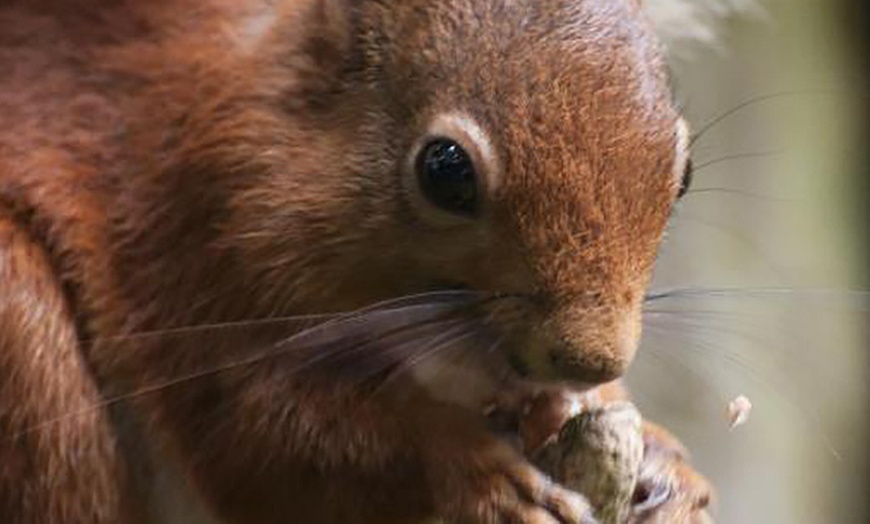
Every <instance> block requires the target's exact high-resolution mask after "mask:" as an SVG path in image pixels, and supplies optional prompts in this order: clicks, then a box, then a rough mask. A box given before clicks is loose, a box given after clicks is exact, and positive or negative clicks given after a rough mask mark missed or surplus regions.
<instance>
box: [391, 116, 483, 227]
mask: <svg viewBox="0 0 870 524" xmlns="http://www.w3.org/2000/svg"><path fill="white" fill-rule="evenodd" d="M439 139H448V140H450V141H453V142H455V143H456V144H457V145H459V146H460V147H461V148H462V149H463V150H464V152H465V153H467V154H468V156H469V157H470V159H471V162H472V164H473V165H474V168H475V173H476V176H477V181H478V194H479V198H480V204H479V205H480V206H481V207H482V208H485V206H486V199H487V195H490V194H492V192H493V191H494V190H495V188H496V185H497V183H498V176H499V174H500V173H499V168H498V165H497V164H498V163H497V159H496V156H495V150H494V148H493V145H492V142H491V140H490V137H489V133H487V132H486V130H485V129H484V128H483V127H482V126H481V125H480V124H478V123H477V122H476V121H475V120H474V118H472V117H471V116H469V115H468V114H466V113H461V112H445V113H438V114H436V115H435V116H434V118H432V119H431V120H430V121H429V122H428V124H427V125H426V126H425V128H424V129H423V132H422V133H421V136H420V138H419V139H418V140H417V142H416V144H415V146H414V147H413V148H412V151H411V154H410V155H409V158H408V160H407V162H406V166H405V171H406V176H405V179H406V191H407V194H408V197H409V200H410V202H411V204H412V205H413V207H414V208H415V209H416V210H417V211H418V212H419V213H420V214H421V216H423V217H424V218H426V219H427V220H429V221H430V222H431V223H433V224H436V225H437V224H442V225H451V224H456V223H463V222H467V221H468V217H457V216H451V215H452V214H451V213H446V212H445V211H443V210H440V209H437V208H436V206H433V205H432V204H431V202H429V201H428V200H427V199H426V198H425V197H424V196H423V195H422V192H421V188H420V187H419V183H418V177H417V160H418V159H419V156H420V154H421V153H422V152H423V151H424V150H425V148H426V147H427V146H428V145H431V143H432V142H433V140H439Z"/></svg>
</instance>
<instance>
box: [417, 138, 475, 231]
mask: <svg viewBox="0 0 870 524" xmlns="http://www.w3.org/2000/svg"><path fill="white" fill-rule="evenodd" d="M417 176H418V177H419V180H420V188H421V189H422V191H423V194H424V195H426V198H427V199H428V200H429V202H431V203H432V204H434V205H436V206H438V207H440V208H441V209H443V210H445V211H449V212H451V213H457V214H461V215H473V214H474V213H475V212H476V211H477V204H478V202H477V200H478V195H477V193H478V189H477V175H476V174H475V172H474V163H473V162H472V161H471V157H470V156H469V155H468V153H467V152H466V151H465V150H464V149H462V147H461V146H460V145H459V144H457V143H456V142H454V141H453V140H450V139H447V138H438V139H435V140H433V141H432V142H429V144H427V145H426V146H425V147H424V148H423V150H422V151H421V152H420V157H419V158H418V160H417Z"/></svg>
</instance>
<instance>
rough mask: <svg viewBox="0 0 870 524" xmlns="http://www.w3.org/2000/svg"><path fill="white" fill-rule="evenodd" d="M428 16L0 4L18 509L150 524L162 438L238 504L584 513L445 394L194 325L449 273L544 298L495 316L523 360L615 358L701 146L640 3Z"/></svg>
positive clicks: (333, 513)
mask: <svg viewBox="0 0 870 524" xmlns="http://www.w3.org/2000/svg"><path fill="white" fill-rule="evenodd" d="M435 4H436V3H427V2H422V1H421V2H417V1H410V2H405V1H404V0H403V1H402V2H396V3H394V4H392V5H389V3H388V2H378V1H374V0H364V1H360V2H349V1H346V0H286V1H283V2H271V1H265V0H263V1H255V0H250V1H247V2H233V1H229V0H227V1H222V0H210V1H208V2H202V1H164V0H160V1H148V2H145V1H136V0H127V1H100V0H77V1H74V2H71V1H66V2H59V1H49V0H42V1H35V0H27V1H15V0H12V1H6V2H3V3H0V71H2V74H0V517H3V518H0V520H3V521H4V522H7V521H8V522H16V523H21V524H37V523H39V524H42V523H45V524H52V523H55V522H64V523H67V522H82V523H85V522H87V523H106V524H109V523H117V522H128V521H129V522H131V523H133V522H143V523H144V522H151V521H155V520H157V519H159V518H160V516H159V514H155V511H156V510H155V509H154V508H155V507H157V506H159V505H158V504H156V503H155V501H154V500H153V499H151V498H150V497H151V496H152V495H153V491H152V489H153V488H152V486H153V484H154V482H155V478H157V477H158V476H159V474H160V472H159V471H157V469H156V468H158V465H157V462H158V461H156V460H155V457H157V456H159V457H160V459H159V461H168V462H169V463H171V464H172V465H171V467H170V469H172V470H173V471H177V472H179V473H180V475H181V478H184V479H190V490H191V492H195V493H197V495H196V496H195V498H198V499H201V503H202V505H203V506H204V507H207V508H208V509H207V512H208V513H211V514H212V516H213V517H214V518H216V519H218V520H219V521H221V522H245V523H256V522H262V523H271V522H300V523H303V522H312V523H315V522H316V523H329V522H357V521H359V522H372V523H384V524H387V523H389V522H414V521H418V520H421V519H424V518H426V517H428V516H430V515H432V514H434V513H437V514H439V515H440V516H442V517H446V518H454V519H457V520H462V519H467V520H470V521H475V520H476V521H484V522H490V521H492V522H502V521H503V520H502V519H507V520H510V519H514V520H510V521H511V522H513V521H516V522H521V523H531V522H550V521H549V520H534V519H544V518H545V517H546V518H550V519H558V521H559V522H579V521H580V518H581V515H579V513H577V512H578V511H581V509H578V508H581V506H582V504H581V503H580V502H579V501H578V500H575V499H574V498H572V495H571V494H569V493H567V492H563V491H562V490H560V489H559V488H557V487H554V486H545V484H543V481H542V479H541V478H540V477H538V476H537V475H536V473H535V472H534V470H533V469H532V468H531V467H530V466H528V465H527V464H525V463H524V462H523V461H522V459H520V458H519V457H518V456H515V455H512V454H510V453H509V452H508V451H507V450H506V447H504V449H503V446H502V445H501V444H499V443H497V442H496V441H495V439H493V438H491V437H490V436H489V434H488V433H487V432H486V431H485V430H484V429H483V425H482V423H481V422H480V421H479V420H476V419H475V417H474V416H473V415H472V413H471V412H470V411H468V410H466V409H464V408H461V407H458V406H455V405H452V404H450V403H441V402H438V401H437V400H435V399H434V398H433V395H432V391H431V390H432V388H435V387H438V386H435V385H433V384H435V383H434V382H433V383H432V384H421V383H419V382H418V381H414V380H411V377H413V376H414V375H413V374H407V373H406V374H399V376H398V377H397V378H395V379H391V380H389V381H388V382H389V384H388V386H385V388H386V389H384V390H383V391H381V388H375V389H376V390H377V391H375V392H374V393H372V391H371V388H361V387H359V383H358V381H359V380H360V379H359V377H356V376H355V375H354V373H346V372H338V373H336V372H335V370H334V369H332V368H328V369H322V368H320V367H318V366H311V367H306V368H305V369H303V370H299V369H297V368H299V367H300V365H301V364H304V363H305V362H307V360H305V359H308V358H309V357H310V354H309V353H306V355H307V356H306V357H304V358H303V357H301V356H294V355H293V354H289V355H285V358H284V359H274V358H266V359H263V360H261V361H258V362H256V363H252V364H251V365H238V363H239V362H244V361H245V359H246V358H250V355H251V354H252V352H255V350H259V349H257V348H262V347H271V346H270V344H274V342H275V341H276V340H279V339H280V338H281V337H283V336H285V335H286V333H282V330H283V329H286V326H285V327H280V326H279V327H280V329H276V327H275V326H273V325H266V326H264V327H263V328H262V329H259V330H251V329H238V330H232V329H230V330H228V331H227V332H222V333H220V334H219V335H218V336H213V335H214V333H211V335H208V332H206V331H204V332H203V333H201V334H199V335H197V333H193V334H191V333H190V332H188V331H184V329H186V328H189V327H191V326H203V325H211V324H216V323H227V322H238V321H249V320H260V321H262V320H263V319H275V318H278V317H285V316H291V315H292V316H298V315H306V314H315V313H335V312H341V311H350V310H355V309H358V308H361V307H365V306H367V305H369V304H372V303H376V302H379V301H385V300H390V299H395V298H396V297H402V296H408V295H414V294H420V293H426V292H431V291H433V290H436V291H437V290H440V289H442V286H444V287H446V288H449V289H456V288H457V287H459V288H461V289H465V290H472V291H479V292H486V293H496V294H501V293H507V294H511V293H514V294H518V295H523V294H527V295H528V296H530V297H532V296H533V297H535V300H534V301H530V302H529V303H522V304H520V305H519V306H517V305H513V306H512V307H514V308H515V309H517V310H518V311H520V312H521V313H522V318H523V319H524V320H523V321H522V322H517V320H516V315H514V317H512V318H513V319H514V320H511V321H509V320H504V319H501V317H499V316H498V313H497V312H496V311H495V310H494V309H493V310H491V311H490V310H487V311H486V313H487V315H488V317H487V319H488V320H487V322H490V323H492V325H494V326H495V328H493V330H494V331H497V332H498V333H499V334H500V336H499V337H497V338H499V341H504V340H506V342H504V344H502V345H503V346H505V348H504V350H503V351H504V352H505V353H506V354H510V355H511V356H512V358H513V359H514V360H519V361H520V362H522V365H521V367H522V368H524V371H526V372H529V373H531V374H532V376H548V375H549V376H555V375H560V374H566V375H568V376H570V377H572V378H577V379H579V380H581V381H584V382H587V383H589V384H595V383H601V382H605V381H609V380H612V379H614V378H616V377H617V376H619V375H620V374H621V373H622V372H623V371H624V369H625V366H626V365H627V363H628V362H629V361H630V360H631V355H632V354H633V351H634V346H635V344H636V339H637V335H638V326H639V310H640V304H641V302H642V298H643V289H644V286H645V284H646V282H647V280H648V277H649V271H650V268H651V266H652V263H653V260H654V257H655V252H656V249H657V246H658V242H659V241H660V238H661V235H662V231H663V229H664V226H665V222H666V220H667V218H668V215H669V212H670V206H671V205H672V202H673V200H674V198H675V195H676V190H677V186H678V185H679V174H680V173H681V172H682V169H683V167H682V166H681V164H680V163H681V162H684V159H683V156H684V154H685V151H683V149H684V148H685V143H684V142H685V137H684V136H681V134H680V133H681V131H680V130H681V127H680V126H681V124H680V120H679V116H678V115H677V113H676V112H675V110H674V109H673V108H672V107H671V104H670V99H669V98H668V96H669V95H668V93H667V85H666V77H665V75H664V73H663V68H662V65H661V58H660V56H659V51H658V46H657V43H656V41H655V39H654V38H653V36H652V34H651V33H650V32H649V29H648V28H647V27H646V22H645V21H644V19H643V16H642V14H641V12H640V7H639V5H637V2H635V1H634V0H616V1H609V0H547V1H542V2H531V1H529V2H490V1H484V2H477V1H470V0H465V1H462V0H452V1H450V2H443V3H439V4H438V5H435ZM454 134H455V135H457V136H459V138H457V136H454ZM429 135H432V136H442V135H449V136H448V138H456V140H457V141H459V143H461V144H462V145H464V146H467V147H466V148H467V149H468V150H469V151H470V152H471V157H473V158H474V160H475V162H477V166H476V167H477V169H478V171H479V173H478V174H479V175H483V174H486V176H487V177H488V178H487V179H486V181H485V182H480V187H479V188H478V189H480V190H481V192H482V193H483V192H485V191H488V193H486V196H485V197H481V200H482V201H484V202H485V204H481V206H482V207H481V209H480V210H477V211H476V213H477V215H475V217H474V218H468V217H465V216H462V217H458V216H452V215H451V216H447V215H449V213H446V214H445V213H444V212H443V211H442V210H440V209H435V208H434V206H432V205H431V202H426V201H425V198H424V199H421V198H417V197H419V195H416V193H415V191H418V190H419V188H416V186H413V183H412V182H408V179H409V176H408V175H407V173H406V171H407V170H408V169H412V170H413V167H410V168H409V167H408V166H409V162H407V161H406V157H408V156H409V155H410V151H413V150H415V149H414V148H416V147H418V146H420V147H426V142H425V140H424V141H423V142H421V140H422V139H421V137H424V136H429ZM420 144H422V145H420ZM412 164H413V162H412ZM675 172H677V173H678V175H677V176H676V178H675V175H674V173H675ZM481 178H484V177H481ZM409 184H410V185H409ZM409 195H410V196H409ZM415 195H416V196H415ZM475 220H476V222H475ZM432 307H436V306H432ZM437 307H441V306H437ZM481 307H482V306H481ZM523 308H525V309H523ZM493 319H495V320H493ZM505 326H508V327H505ZM542 326H543V327H542ZM490 327H491V326H490V324H487V328H488V329H489V328H490ZM174 328H184V329H182V331H183V332H184V334H185V336H176V337H172V336H169V335H165V334H166V332H167V331H168V330H171V329H174ZM249 328H250V326H249ZM274 331H278V332H277V333H275V332H274ZM143 332H160V333H163V334H164V335H165V336H159V337H155V339H154V340H148V339H147V338H148V337H142V336H140V335H138V334H141V333H143ZM207 335H208V336H207ZM501 335H503V336H501ZM198 336H199V337H200V338H197V337H198ZM502 339H504V340H502ZM406 346H407V343H405V346H403V347H406ZM551 346H552V347H556V348H557V349H554V350H552V351H550V350H547V351H549V352H545V351H544V350H543V349H541V348H549V347H551ZM252 348H254V349H252ZM484 349H486V348H484ZM372 351H374V350H372ZM498 351H502V349H501V348H499V349H498ZM390 358H394V357H387V360H390ZM396 360H400V361H401V360H402V358H396ZM354 365H356V364H354ZM385 369H386V368H385ZM390 369H392V368H390ZM209 370H219V371H220V372H209ZM290 370H293V371H290ZM376 371H377V372H376V373H375V375H378V374H379V373H382V372H383V371H384V369H381V368H377V370H376ZM185 377H187V378H189V380H185ZM421 386H422V387H421ZM471 386H472V385H469V387H471ZM427 388H428V389H427ZM434 396H435V397H437V396H438V395H434ZM446 396H448V397H449V395H446ZM146 444H147V445H146ZM668 445H669V444H668ZM679 460H680V459H679V458H676V455H675V459H674V461H675V462H678V461H679ZM176 487H177V486H176ZM686 489H690V488H689V487H687V488H686ZM527 493H531V494H530V495H527ZM524 497H529V498H524ZM185 502H190V501H185ZM9 519H11V520H9Z"/></svg>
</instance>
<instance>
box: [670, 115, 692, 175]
mask: <svg viewBox="0 0 870 524" xmlns="http://www.w3.org/2000/svg"><path fill="white" fill-rule="evenodd" d="M691 140H692V135H691V133H690V132H689V125H688V124H687V123H686V121H685V120H683V119H682V118H681V119H680V120H679V121H678V122H677V153H676V155H675V157H674V173H673V176H674V183H675V184H677V185H679V184H681V183H682V182H683V177H684V176H685V174H686V164H688V163H689V153H690V151H689V147H690V145H691Z"/></svg>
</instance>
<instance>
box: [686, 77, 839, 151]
mask: <svg viewBox="0 0 870 524" xmlns="http://www.w3.org/2000/svg"><path fill="white" fill-rule="evenodd" d="M836 93H838V91H837V90H836V89H805V90H792V91H780V92H777V93H768V94H765V95H759V96H756V97H753V98H750V99H749V100H746V101H745V102H742V103H740V104H738V105H736V106H734V107H732V108H731V109H729V110H727V111H725V112H724V113H722V114H721V115H719V116H717V117H715V118H713V119H712V120H710V121H708V122H707V123H705V124H704V125H702V126H701V127H700V128H699V129H698V131H697V132H695V134H694V135H693V136H692V138H691V140H690V141H689V148H692V147H694V146H695V144H696V143H697V142H698V141H699V140H700V139H701V138H703V137H704V136H705V135H706V134H707V133H709V132H710V130H712V129H714V128H715V127H716V126H717V125H719V124H721V123H722V122H723V121H725V120H727V119H729V118H731V117H732V116H734V115H736V114H738V113H740V112H742V111H744V110H746V109H748V108H751V107H754V106H757V105H760V104H763V103H766V102H769V101H771V100H777V99H781V98H788V97H793V96H805V95H831V94H836Z"/></svg>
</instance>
